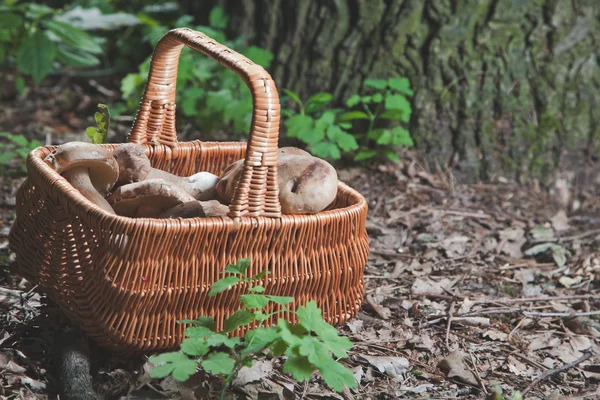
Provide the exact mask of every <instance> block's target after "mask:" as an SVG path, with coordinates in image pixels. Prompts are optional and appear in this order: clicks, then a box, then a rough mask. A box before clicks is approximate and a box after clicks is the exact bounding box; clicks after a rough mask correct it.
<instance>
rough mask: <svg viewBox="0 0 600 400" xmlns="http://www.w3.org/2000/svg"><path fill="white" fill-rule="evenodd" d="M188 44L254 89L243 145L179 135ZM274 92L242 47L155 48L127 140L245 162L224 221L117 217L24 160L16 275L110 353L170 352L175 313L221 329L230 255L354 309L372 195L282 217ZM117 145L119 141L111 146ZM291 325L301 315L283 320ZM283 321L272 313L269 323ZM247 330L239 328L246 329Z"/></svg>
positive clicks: (180, 170)
mask: <svg viewBox="0 0 600 400" xmlns="http://www.w3.org/2000/svg"><path fill="white" fill-rule="evenodd" d="M184 45H186V46H188V47H190V48H192V49H193V50H196V51H199V52H201V53H204V54H205V55H207V56H209V57H211V58H213V59H215V60H217V61H218V62H219V63H221V64H222V65H224V66H225V67H227V68H229V69H231V70H232V71H234V72H235V73H237V74H238V75H239V76H240V77H241V78H242V79H243V80H244V82H245V83H246V85H247V86H248V88H249V89H250V90H251V92H252V98H253V104H254V108H253V117H252V125H251V131H250V138H249V142H248V143H247V144H246V143H238V142H230V143H214V142H200V141H192V142H187V143H179V142H178V141H177V137H176V131H175V83H176V77H177V66H178V61H179V54H180V52H181V49H182V48H183V46H184ZM279 108H280V105H279V97H278V93H277V88H276V86H275V83H274V82H273V80H272V78H271V76H270V75H269V74H268V73H267V72H266V71H265V70H264V69H263V68H262V67H260V66H258V65H256V64H254V63H252V62H251V61H250V60H248V59H247V58H245V57H243V56H241V55H240V54H238V53H236V52H234V51H232V50H230V49H228V48H227V47H225V46H222V45H220V44H218V43H216V42H215V41H214V40H213V39H211V38H209V37H207V36H206V35H204V34H202V33H199V32H195V31H192V30H190V29H176V30H173V31H170V32H168V33H167V34H166V35H165V36H164V37H163V38H162V39H161V40H160V41H159V42H158V44H157V46H156V48H155V51H154V55H153V59H152V64H151V69H150V75H149V78H148V84H147V86H146V89H145V93H144V96H143V98H142V101H141V103H140V109H139V111H138V114H137V117H136V120H135V122H134V124H133V128H132V131H131V133H130V135H129V138H128V141H129V142H135V143H140V144H141V145H142V146H144V148H145V150H146V152H147V154H148V156H149V157H150V160H151V162H152V165H153V167H155V168H160V169H163V170H166V171H171V172H172V173H174V174H177V175H181V176H188V175H191V174H193V173H196V172H198V171H209V172H212V173H214V174H221V173H222V172H223V170H224V169H225V168H226V167H227V166H228V165H229V164H230V163H232V162H233V161H236V160H239V159H242V158H244V157H245V163H244V172H243V177H242V179H240V183H239V185H238V187H237V189H236V194H235V196H234V201H233V202H232V204H231V206H230V211H229V214H228V216H227V217H218V218H177V219H148V218H137V219H135V218H128V217H122V216H117V215H111V214H109V213H106V212H105V211H103V210H101V209H100V208H99V207H97V206H95V205H94V204H92V203H91V202H89V201H88V200H87V199H86V198H84V197H83V196H82V195H81V194H80V193H79V192H78V191H77V190H75V189H74V188H73V187H72V186H71V185H70V184H69V183H68V182H67V181H66V180H65V179H64V178H62V177H61V176H60V175H58V174H57V173H56V172H55V171H54V170H53V169H51V168H50V167H49V166H48V165H46V163H45V162H44V161H43V159H44V158H45V157H46V156H47V155H48V154H49V153H50V152H51V151H52V150H53V149H54V147H53V146H46V147H40V148H37V149H35V150H34V151H32V152H31V153H30V154H29V157H28V159H27V167H28V178H27V180H26V181H25V182H24V183H23V185H22V187H21V188H20V189H19V191H18V194H17V218H16V221H15V223H14V225H13V228H12V230H11V232H10V247H11V249H12V250H13V251H14V252H15V253H16V256H17V262H18V264H19V267H20V270H21V271H22V274H23V275H24V276H25V277H26V278H27V279H28V280H30V281H31V282H33V283H35V284H38V285H39V287H40V288H41V289H42V290H43V291H45V292H46V293H47V294H48V296H49V297H50V298H51V299H52V300H54V301H55V302H56V303H57V304H58V305H59V306H60V307H61V309H62V310H63V311H64V312H65V313H66V314H67V316H68V317H69V318H70V319H72V320H73V321H74V322H75V323H77V324H78V325H80V326H81V327H82V328H83V329H84V330H85V331H86V332H87V333H88V335H89V336H90V337H91V338H92V339H94V340H95V341H97V342H98V343H99V344H101V345H103V346H105V347H107V348H110V349H112V350H115V351H124V352H146V351H152V350H166V349H172V348H174V347H176V346H177V345H178V344H179V343H180V342H181V340H183V331H184V329H185V328H186V326H185V325H180V324H177V323H176V321H178V320H181V319H191V318H196V317H198V316H201V315H208V316H213V317H214V318H215V320H216V322H217V327H218V328H221V327H222V326H223V321H224V319H225V318H226V317H227V316H228V315H230V314H231V313H232V312H233V311H235V310H236V309H238V307H239V304H238V301H237V299H238V297H239V295H240V294H242V292H243V290H244V287H242V286H237V287H234V288H232V289H230V290H228V291H226V292H223V293H221V294H219V295H217V296H215V297H208V290H209V288H210V285H211V284H212V283H213V282H215V281H216V280H217V279H219V278H220V277H222V275H219V273H220V271H221V270H223V268H224V267H225V266H226V265H227V264H228V263H235V262H236V261H237V260H239V259H240V258H245V257H250V258H251V259H252V264H251V266H250V268H249V272H250V273H252V274H256V273H258V272H260V271H262V270H264V269H269V271H270V272H271V273H270V274H268V275H267V276H266V278H265V280H264V282H262V283H263V285H264V286H265V288H266V292H267V293H269V294H273V295H282V296H293V297H294V298H295V303H294V305H298V304H303V303H304V302H306V301H308V300H310V299H314V300H316V301H317V303H318V304H319V306H320V307H321V308H322V309H323V313H324V318H325V319H326V320H327V321H328V322H330V323H332V324H335V323H339V322H341V321H344V320H346V319H348V318H349V317H351V316H353V315H355V314H356V313H357V312H358V310H359V308H360V305H361V302H362V298H363V295H364V289H363V269H364V266H365V264H366V262H367V256H368V252H369V246H368V237H367V233H366V228H365V224H366V216H367V203H366V201H365V199H364V198H363V197H362V196H361V195H360V194H359V193H357V192H356V191H355V190H353V189H352V188H350V187H348V186H347V185H345V184H344V183H341V182H340V183H339V188H338V195H337V198H336V200H335V202H334V204H333V206H332V207H329V208H328V209H327V210H326V211H323V212H320V213H318V214H313V215H281V213H280V206H279V200H278V189H277V185H276V182H277V168H276V165H277V149H278V147H277V140H278V133H279ZM103 146H105V147H107V148H110V149H114V148H116V147H117V145H108V144H107V145H103ZM283 316H284V317H285V318H290V319H291V320H293V318H294V317H293V315H285V314H283ZM273 322H275V321H274V320H270V321H268V323H269V324H271V323H273ZM244 332H245V330H244V328H240V329H238V330H237V331H236V332H234V334H237V335H240V334H243V333H244Z"/></svg>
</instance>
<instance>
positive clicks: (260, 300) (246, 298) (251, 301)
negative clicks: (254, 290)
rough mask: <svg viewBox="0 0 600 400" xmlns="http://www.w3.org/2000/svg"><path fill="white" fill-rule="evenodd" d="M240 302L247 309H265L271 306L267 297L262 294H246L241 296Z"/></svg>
mask: <svg viewBox="0 0 600 400" xmlns="http://www.w3.org/2000/svg"><path fill="white" fill-rule="evenodd" d="M240 301H241V302H242V303H243V304H244V305H245V306H246V308H264V307H265V306H266V305H267V304H269V299H268V298H267V296H264V295H262V294H244V295H242V296H240Z"/></svg>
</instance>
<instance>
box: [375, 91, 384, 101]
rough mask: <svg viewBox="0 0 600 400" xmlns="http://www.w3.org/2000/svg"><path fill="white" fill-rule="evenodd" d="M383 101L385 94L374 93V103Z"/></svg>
mask: <svg viewBox="0 0 600 400" xmlns="http://www.w3.org/2000/svg"><path fill="white" fill-rule="evenodd" d="M382 101H383V95H382V94H381V93H375V94H374V95H373V103H381V102H382Z"/></svg>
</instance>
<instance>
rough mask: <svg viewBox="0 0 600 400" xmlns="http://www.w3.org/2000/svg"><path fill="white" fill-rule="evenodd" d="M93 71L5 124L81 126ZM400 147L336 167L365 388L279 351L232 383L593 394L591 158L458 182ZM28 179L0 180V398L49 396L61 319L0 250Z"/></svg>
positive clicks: (63, 130)
mask: <svg viewBox="0 0 600 400" xmlns="http://www.w3.org/2000/svg"><path fill="white" fill-rule="evenodd" d="M96 83H98V82H96ZM103 84H105V85H106V86H107V87H108V88H107V87H103V86H102V85H103ZM100 85H101V87H102V89H100V90H99V89H98V86H97V85H94V84H90V82H89V81H88V80H69V79H67V80H61V81H58V82H53V84H52V85H48V86H47V87H42V88H39V89H35V90H31V91H30V92H29V93H26V94H25V96H23V97H21V98H19V99H14V98H4V99H3V100H2V101H1V102H0V108H1V109H2V110H3V111H2V114H1V115H0V131H10V132H13V133H15V134H23V135H25V136H26V137H28V138H30V139H34V138H37V139H38V140H41V141H42V142H44V141H45V140H48V142H49V143H52V144H56V143H62V142H65V141H69V140H84V139H85V136H84V135H83V134H82V133H81V132H83V131H84V129H85V127H86V126H89V125H92V124H93V122H92V119H91V116H92V115H93V112H94V111H95V104H97V103H98V102H103V103H108V102H109V101H107V100H106V98H107V96H108V100H111V98H110V96H109V95H110V94H111V93H112V95H113V96H115V98H116V96H117V93H116V92H115V91H114V89H111V88H112V87H114V86H111V82H110V81H109V82H104V83H101V84H100ZM103 89H105V90H103ZM103 92H104V93H103ZM66 93H67V94H66ZM128 124H129V121H128V119H127V117H126V116H125V117H122V118H121V119H120V121H116V122H115V124H114V125H113V136H111V137H110V138H109V139H110V140H111V141H115V142H119V141H123V140H124V138H125V134H126V132H127V129H128ZM191 135H192V136H191V137H192V138H194V135H196V133H194V132H192V134H191ZM197 136H198V137H199V136H200V135H199V134H197ZM401 158H402V161H401V162H400V163H399V164H371V165H362V166H351V165H347V164H346V165H338V166H337V167H338V172H339V176H340V179H341V180H343V181H344V182H346V183H348V184H349V185H350V186H352V187H354V188H355V189H357V190H358V191H359V192H361V193H362V194H363V195H364V196H365V197H366V198H367V199H368V202H369V207H370V210H369V216H368V221H367V230H368V233H369V238H370V249H371V252H370V256H369V260H368V263H367V265H366V268H365V271H364V272H365V290H366V295H365V301H364V304H363V307H362V309H361V311H360V313H359V314H358V315H357V316H356V317H355V318H353V319H352V320H350V321H348V322H347V323H344V324H341V325H339V326H338V328H339V331H340V332H341V333H342V334H344V335H346V336H348V337H349V338H351V340H352V341H353V343H354V348H353V349H352V351H351V352H350V356H349V358H348V359H346V360H342V362H343V363H344V364H345V365H346V366H347V367H349V368H351V369H352V370H353V372H354V373H355V376H356V377H357V379H359V380H360V382H361V383H360V386H359V387H358V388H357V389H352V390H347V391H346V392H344V393H342V394H337V393H334V392H332V391H330V390H329V389H328V388H327V387H326V386H325V385H324V382H323V381H322V379H321V378H320V377H319V376H318V375H317V374H315V375H314V377H313V379H311V380H310V381H309V382H306V383H296V382H294V381H293V380H291V379H290V377H289V376H288V375H286V374H284V373H283V372H282V370H281V362H280V360H278V359H264V360H262V362H261V363H259V364H257V365H256V366H255V367H254V369H253V372H254V373H255V375H253V376H255V379H254V380H252V381H250V382H241V381H239V382H238V384H237V385H236V386H235V387H233V388H232V392H231V393H232V394H235V395H236V396H238V397H239V398H264V399H291V398H305V399H326V398H333V399H335V398H338V399H339V398H347V399H352V398H355V399H394V398H415V399H416V398H438V399H442V398H444V399H453V398H463V399H476V398H485V397H489V398H492V397H491V396H492V394H493V393H494V391H495V390H497V388H501V390H502V392H503V393H504V394H505V396H506V398H510V395H511V394H512V393H514V392H516V391H521V392H522V391H527V394H526V396H525V397H526V398H531V399H595V398H599V397H600V389H599V387H598V382H599V378H600V374H599V373H600V357H599V356H598V354H599V353H598V352H599V350H600V348H599V341H598V339H599V337H600V328H599V325H598V315H600V311H598V310H599V309H598V304H599V303H600V293H599V290H598V289H599V287H598V278H599V277H600V251H598V247H597V246H598V244H599V243H600V213H599V205H598V202H597V200H596V199H597V196H598V193H599V192H600V190H599V189H598V186H600V185H598V182H595V176H596V174H595V168H596V166H594V165H590V166H586V167H585V168H579V167H578V168H579V169H578V170H564V171H561V172H560V173H557V174H556V177H555V178H554V179H553V180H552V181H551V182H549V184H548V185H546V186H542V185H535V184H534V185H530V186H527V187H523V186H519V185H517V184H514V183H510V182H506V181H504V180H502V179H499V180H498V181H496V182H491V183H479V184H462V183H461V180H462V179H461V178H460V176H459V175H455V174H453V173H452V172H449V171H447V170H445V169H444V168H439V169H437V170H428V169H427V168H425V167H424V166H423V165H424V164H423V162H422V159H423V158H422V156H420V155H419V154H418V153H416V152H406V153H404V154H402V155H401ZM575 165H576V164H575ZM24 179H25V177H24V173H23V171H22V170H21V162H20V160H18V159H16V160H15V161H14V162H13V163H10V164H9V165H7V166H5V168H4V175H3V176H2V177H1V178H0V190H1V192H2V199H1V201H2V203H3V204H2V209H1V214H0V257H1V258H0V260H1V261H2V269H1V271H0V309H1V314H2V320H1V322H0V397H2V398H24V399H54V398H56V392H55V391H56V385H55V378H56V377H55V376H53V371H52V370H51V369H49V367H48V366H49V365H50V364H49V362H50V360H49V357H50V355H49V352H48V349H49V347H50V346H51V345H52V343H53V342H54V340H55V338H56V337H57V336H58V335H60V332H61V331H62V330H63V329H64V328H65V325H67V324H69V322H68V321H66V320H65V319H64V317H62V315H61V314H60V312H59V310H58V309H57V307H56V306H55V305H54V304H53V303H52V302H51V301H50V300H49V299H47V298H46V296H45V295H44V294H43V293H42V292H39V293H38V291H36V288H35V287H32V285H31V284H30V283H28V282H25V281H23V280H22V279H21V278H20V276H19V275H18V266H17V264H16V262H15V260H14V256H13V255H12V254H11V253H10V252H9V247H8V232H9V230H10V227H11V224H12V222H13V221H14V218H15V193H16V190H17V188H18V187H19V186H20V185H21V183H22V182H23V180H24ZM93 354H102V352H101V351H95V352H93ZM261 371H262V372H261ZM93 375H94V381H95V384H96V387H97V389H98V391H99V392H101V393H103V394H104V397H105V398H111V399H119V398H126V397H125V396H127V395H129V398H132V399H144V398H173V399H175V398H181V399H189V398H214V397H215V396H216V394H215V393H216V391H218V389H219V385H220V383H221V382H220V381H219V380H218V379H216V378H214V377H210V376H207V375H200V374H199V375H198V376H195V377H194V378H193V379H192V380H190V381H189V382H187V383H186V384H179V383H177V382H175V381H173V380H170V379H164V380H150V378H149V375H148V365H147V364H146V363H145V360H144V359H143V358H139V359H123V358H119V357H116V356H110V355H106V354H104V355H103V356H102V357H97V358H96V359H95V361H94V367H93ZM536 378H541V379H538V380H536Z"/></svg>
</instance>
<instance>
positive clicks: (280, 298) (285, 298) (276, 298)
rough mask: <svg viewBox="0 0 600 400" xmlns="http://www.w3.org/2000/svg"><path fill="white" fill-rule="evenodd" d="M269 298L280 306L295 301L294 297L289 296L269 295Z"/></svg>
mask: <svg viewBox="0 0 600 400" xmlns="http://www.w3.org/2000/svg"><path fill="white" fill-rule="evenodd" d="M267 298H268V299H269V300H270V301H272V302H273V303H276V304H279V305H280V306H285V305H286V304H289V303H292V302H293V301H294V298H293V297H288V296H267Z"/></svg>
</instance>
